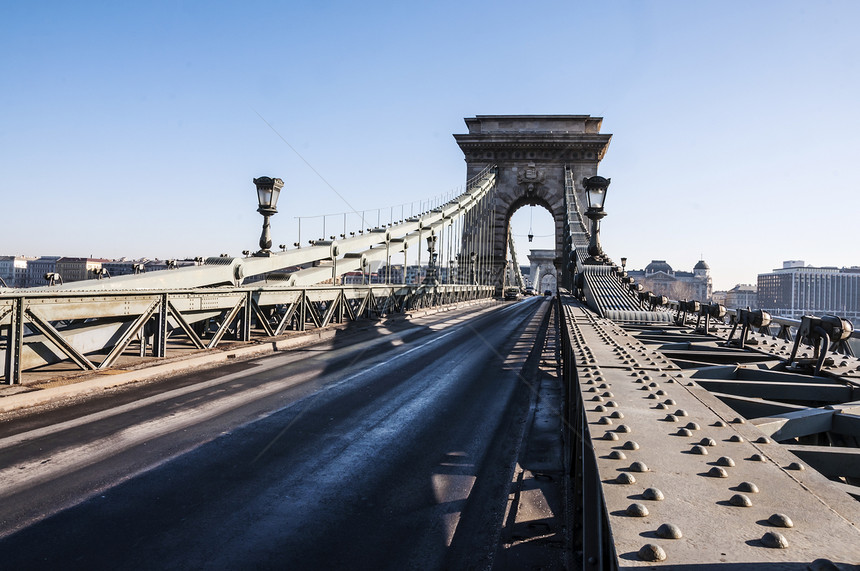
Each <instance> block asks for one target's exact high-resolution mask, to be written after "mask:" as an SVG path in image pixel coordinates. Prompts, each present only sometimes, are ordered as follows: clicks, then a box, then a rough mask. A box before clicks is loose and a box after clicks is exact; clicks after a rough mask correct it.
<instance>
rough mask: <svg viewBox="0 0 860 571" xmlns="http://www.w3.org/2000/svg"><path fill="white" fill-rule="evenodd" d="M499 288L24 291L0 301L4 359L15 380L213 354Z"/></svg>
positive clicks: (0, 343)
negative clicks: (65, 369)
mask: <svg viewBox="0 0 860 571" xmlns="http://www.w3.org/2000/svg"><path fill="white" fill-rule="evenodd" d="M493 292H494V288H493V287H492V286H473V285H435V286H432V285H377V284H374V285H365V286H316V287H306V288H295V287H276V286H275V287H273V286H265V287H258V288H248V287H244V288H197V289H187V290H178V289H171V290H146V291H124V292H110V291H107V292H27V295H18V296H4V297H2V298H0V358H2V362H3V363H4V369H3V373H4V380H5V382H6V383H7V384H18V383H20V382H21V380H22V374H23V372H24V371H28V370H31V369H35V368H38V367H41V366H44V365H46V364H49V363H53V362H58V361H65V360H69V361H71V362H73V363H74V364H75V365H76V366H77V367H78V368H80V369H82V370H99V369H105V368H107V367H110V366H111V365H113V364H114V363H115V362H116V360H117V359H118V358H119V356H120V355H122V354H123V353H124V352H126V351H127V349H128V348H129V346H130V345H131V344H132V343H137V344H138V345H139V352H138V354H139V356H141V357H144V356H147V355H151V356H153V357H165V356H167V352H168V346H169V343H171V342H173V343H178V344H179V345H180V346H183V347H186V348H188V347H189V346H191V347H193V348H195V349H213V348H215V347H217V346H218V344H219V343H221V342H222V341H223V340H225V339H228V338H229V339H231V340H235V341H244V342H248V341H250V340H251V337H252V333H253V334H256V335H258V336H260V335H261V336H264V337H276V336H279V335H282V334H284V333H285V332H287V331H304V330H306V329H308V328H321V327H326V326H328V325H329V324H332V323H344V322H347V321H354V320H356V319H360V318H371V319H374V318H381V317H383V316H387V315H392V314H396V313H403V312H406V311H411V310H415V309H421V308H428V307H434V306H440V305H446V304H451V303H458V302H462V301H470V300H476V299H485V298H489V297H491V296H492V295H493ZM105 339H107V341H106V340H105Z"/></svg>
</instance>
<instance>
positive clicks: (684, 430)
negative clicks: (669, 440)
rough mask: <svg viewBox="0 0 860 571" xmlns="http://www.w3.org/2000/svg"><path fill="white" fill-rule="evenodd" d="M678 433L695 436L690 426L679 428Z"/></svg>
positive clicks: (679, 434)
mask: <svg viewBox="0 0 860 571" xmlns="http://www.w3.org/2000/svg"><path fill="white" fill-rule="evenodd" d="M677 434H678V436H693V433H692V431H691V430H690V429H689V428H679V429H678V432H677Z"/></svg>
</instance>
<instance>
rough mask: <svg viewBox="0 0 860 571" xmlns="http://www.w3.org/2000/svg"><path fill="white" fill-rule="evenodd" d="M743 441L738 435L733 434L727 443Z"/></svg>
mask: <svg viewBox="0 0 860 571" xmlns="http://www.w3.org/2000/svg"><path fill="white" fill-rule="evenodd" d="M743 441H744V439H743V438H742V437H741V436H740V435H739V434H733V435H732V436H731V438H729V442H743Z"/></svg>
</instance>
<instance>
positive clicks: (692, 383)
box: [687, 381, 696, 387]
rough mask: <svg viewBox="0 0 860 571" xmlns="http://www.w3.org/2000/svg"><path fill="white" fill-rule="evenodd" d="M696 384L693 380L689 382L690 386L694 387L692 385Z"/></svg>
mask: <svg viewBox="0 0 860 571" xmlns="http://www.w3.org/2000/svg"><path fill="white" fill-rule="evenodd" d="M695 384H696V383H694V382H693V381H690V382H689V383H687V386H688V387H692V386H695Z"/></svg>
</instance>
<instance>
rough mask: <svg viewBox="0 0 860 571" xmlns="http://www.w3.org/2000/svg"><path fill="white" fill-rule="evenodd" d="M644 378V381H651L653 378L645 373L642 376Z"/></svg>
mask: <svg viewBox="0 0 860 571" xmlns="http://www.w3.org/2000/svg"><path fill="white" fill-rule="evenodd" d="M643 372H644V371H643ZM642 380H643V381H650V380H651V377H649V376H648V375H645V376H644V377H642ZM654 386H656V385H654Z"/></svg>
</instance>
